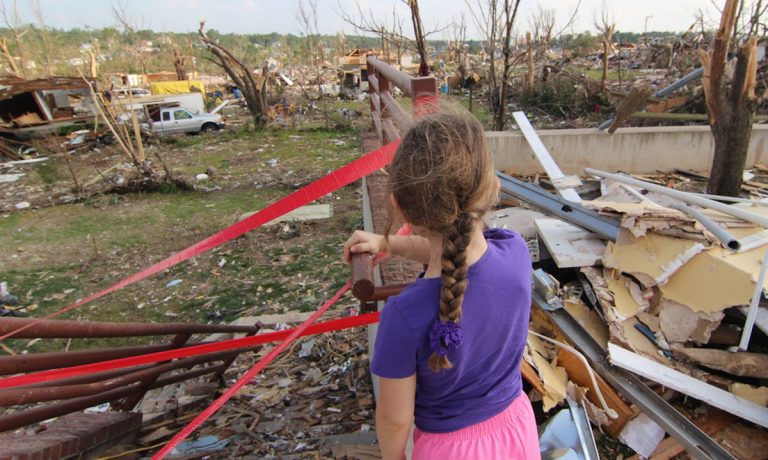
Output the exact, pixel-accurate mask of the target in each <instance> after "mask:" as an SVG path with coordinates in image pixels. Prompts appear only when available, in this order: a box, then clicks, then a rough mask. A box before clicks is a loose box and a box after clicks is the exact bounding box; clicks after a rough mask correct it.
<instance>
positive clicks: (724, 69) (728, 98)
mask: <svg viewBox="0 0 768 460" xmlns="http://www.w3.org/2000/svg"><path fill="white" fill-rule="evenodd" d="M745 8H748V10H749V11H750V14H749V21H750V24H749V25H748V26H747V25H745V26H744V27H738V21H737V20H738V17H739V16H740V10H742V11H743V10H744V9H745ZM764 12H765V8H764V6H763V0H757V1H755V2H751V3H750V5H748V6H745V2H744V0H741V1H739V0H726V3H725V7H724V8H723V11H722V17H721V19H720V27H719V29H718V30H717V33H716V35H715V38H714V42H713V44H712V48H711V51H709V52H705V51H703V50H700V51H699V57H700V59H701V62H702V65H703V67H704V77H703V79H702V87H703V88H704V96H705V100H706V104H707V113H708V115H709V126H710V129H711V131H712V134H713V136H714V138H715V152H714V157H713V159H712V170H711V173H710V182H709V186H708V188H707V191H708V193H713V194H717V195H728V196H736V195H738V194H739V192H740V190H741V184H742V176H743V174H742V171H743V170H744V166H745V164H746V160H747V150H748V148H749V138H750V136H751V134H752V121H753V117H754V112H755V109H756V106H757V97H756V95H755V87H756V84H757V39H758V33H759V32H758V31H759V30H760V28H761V25H762V24H761V22H760V18H761V15H762V14H763V13H764ZM762 27H763V28H764V27H765V26H764V25H762ZM742 31H743V32H742ZM729 53H732V54H733V55H734V56H735V59H734V60H733V61H731V62H729V60H728V54H729ZM729 66H733V70H732V71H730V70H729V69H728V67H729Z"/></svg>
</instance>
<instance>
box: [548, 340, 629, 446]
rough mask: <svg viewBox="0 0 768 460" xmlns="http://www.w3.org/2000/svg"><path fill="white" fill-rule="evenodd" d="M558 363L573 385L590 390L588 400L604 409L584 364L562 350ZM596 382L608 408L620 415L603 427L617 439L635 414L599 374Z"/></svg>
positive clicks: (559, 353)
mask: <svg viewBox="0 0 768 460" xmlns="http://www.w3.org/2000/svg"><path fill="white" fill-rule="evenodd" d="M557 362H558V363H559V364H560V365H562V366H563V367H564V368H565V371H566V373H567V374H568V378H569V379H570V380H571V381H572V382H573V383H575V384H576V385H578V386H580V387H583V388H586V389H588V390H589V391H587V399H589V401H590V402H591V403H592V404H594V405H595V406H597V407H598V408H602V405H601V404H600V399H599V398H598V397H597V393H596V392H595V386H594V385H593V384H592V379H590V378H589V374H588V373H587V369H586V368H585V367H584V363H582V362H581V360H579V359H578V358H577V357H575V356H573V354H571V353H570V352H568V351H566V350H562V349H561V350H560V351H559V352H558V353H557ZM595 380H596V381H597V387H598V389H599V390H600V392H601V393H602V394H603V398H605V402H606V404H608V407H610V408H611V409H613V410H615V411H616V413H617V414H618V418H616V419H615V420H613V421H612V422H611V423H610V424H608V425H605V426H603V428H605V431H607V432H608V433H609V434H610V435H611V436H613V437H614V438H615V437H617V436H618V435H619V433H620V432H621V429H622V428H624V425H626V424H627V422H628V421H629V420H630V419H631V418H632V417H634V415H635V412H634V411H633V410H632V408H630V407H629V405H627V403H625V402H624V400H623V399H621V397H619V395H618V394H617V393H616V391H614V389H613V388H611V386H610V385H608V384H607V383H606V382H605V380H603V378H602V377H600V376H599V375H597V373H595Z"/></svg>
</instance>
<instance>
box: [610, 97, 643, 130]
mask: <svg viewBox="0 0 768 460" xmlns="http://www.w3.org/2000/svg"><path fill="white" fill-rule="evenodd" d="M650 96H651V89H650V88H649V87H648V86H635V87H633V88H632V89H631V90H630V91H629V94H627V96H626V97H625V98H624V99H622V100H621V102H620V103H619V106H618V107H617V108H616V114H615V115H614V116H613V123H612V124H611V126H610V127H609V128H608V133H609V134H613V133H615V132H616V130H617V129H619V128H621V126H622V125H623V124H624V122H625V121H627V119H628V118H629V116H630V115H632V114H633V113H634V112H635V111H637V110H638V109H640V108H641V107H643V106H644V105H645V102H646V101H647V100H648V98H649V97H650Z"/></svg>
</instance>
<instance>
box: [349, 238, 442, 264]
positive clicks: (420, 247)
mask: <svg viewBox="0 0 768 460" xmlns="http://www.w3.org/2000/svg"><path fill="white" fill-rule="evenodd" d="M429 250H430V247H429V240H427V239H426V238H424V237H421V236H416V235H408V236H397V235H390V236H389V242H387V240H385V239H384V236H383V235H377V234H375V233H369V232H364V231H362V230H356V231H355V232H354V233H352V236H350V237H349V239H348V240H347V241H346V242H345V243H344V261H345V262H347V263H349V257H350V255H351V254H353V253H354V254H356V253H359V252H370V253H371V254H378V253H380V252H389V253H391V254H394V255H398V256H401V257H405V258H406V259H410V260H415V261H416V262H421V263H423V264H428V263H429V259H430V257H429V256H430V253H429Z"/></svg>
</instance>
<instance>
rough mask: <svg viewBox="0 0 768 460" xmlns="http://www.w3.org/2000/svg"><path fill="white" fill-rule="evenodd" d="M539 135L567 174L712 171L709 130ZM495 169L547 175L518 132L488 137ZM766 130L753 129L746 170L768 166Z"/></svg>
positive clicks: (550, 132)
mask: <svg viewBox="0 0 768 460" xmlns="http://www.w3.org/2000/svg"><path fill="white" fill-rule="evenodd" d="M537 134H538V135H539V137H540V138H541V141H542V142H543V143H544V145H545V146H546V147H547V149H548V150H549V153H550V154H551V155H552V158H554V160H555V161H556V162H557V164H558V166H560V169H562V170H563V172H564V173H565V174H579V175H582V174H583V173H584V168H585V167H587V166H588V167H591V168H595V169H600V170H603V171H609V172H617V171H624V172H631V173H638V174H644V173H653V172H656V171H671V170H673V169H674V168H682V169H690V170H692V171H709V168H710V166H711V163H712V155H713V154H714V138H713V136H712V133H711V131H710V130H709V126H670V127H660V128H659V127H653V128H621V129H619V130H618V131H616V132H615V133H614V134H608V132H606V131H598V130H596V129H557V130H538V131H537ZM486 140H487V142H488V150H489V151H490V153H491V157H492V158H493V162H494V164H495V166H496V169H500V170H505V171H508V172H513V173H515V174H536V173H543V172H544V170H543V169H542V168H541V165H539V163H538V162H537V161H536V159H535V158H534V156H533V151H532V150H531V148H530V147H529V146H528V143H527V142H526V141H525V138H524V137H523V135H522V134H521V133H520V132H519V131H489V132H486ZM766 148H768V125H754V127H753V129H752V137H751V138H750V144H749V153H748V155H747V168H750V167H752V166H753V165H755V164H757V163H763V162H766V161H768V152H766Z"/></svg>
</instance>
